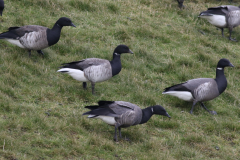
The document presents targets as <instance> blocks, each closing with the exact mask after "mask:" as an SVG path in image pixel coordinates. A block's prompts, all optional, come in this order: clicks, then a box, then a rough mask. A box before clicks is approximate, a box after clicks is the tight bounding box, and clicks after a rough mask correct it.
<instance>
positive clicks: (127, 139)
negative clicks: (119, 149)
mask: <svg viewBox="0 0 240 160" xmlns="http://www.w3.org/2000/svg"><path fill="white" fill-rule="evenodd" d="M118 132H119V137H120V138H121V139H122V133H121V127H118ZM125 140H126V141H129V142H131V141H130V139H129V138H127V137H125Z"/></svg>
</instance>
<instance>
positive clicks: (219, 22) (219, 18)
mask: <svg viewBox="0 0 240 160" xmlns="http://www.w3.org/2000/svg"><path fill="white" fill-rule="evenodd" d="M202 18H205V19H207V20H208V22H209V23H211V24H212V25H214V26H216V27H219V28H225V27H227V22H226V17H225V16H223V15H212V16H203V17H202Z"/></svg>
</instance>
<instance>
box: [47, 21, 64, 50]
mask: <svg viewBox="0 0 240 160" xmlns="http://www.w3.org/2000/svg"><path fill="white" fill-rule="evenodd" d="M61 30H62V26H60V25H59V24H57V23H55V24H54V26H53V28H52V29H47V41H48V46H51V45H54V44H56V43H57V42H58V41H59V39H60V35H61Z"/></svg>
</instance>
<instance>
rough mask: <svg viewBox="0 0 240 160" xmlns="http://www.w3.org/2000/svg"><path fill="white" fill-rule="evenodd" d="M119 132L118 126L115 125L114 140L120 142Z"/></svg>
mask: <svg viewBox="0 0 240 160" xmlns="http://www.w3.org/2000/svg"><path fill="white" fill-rule="evenodd" d="M117 130H118V125H117V124H115V134H114V137H113V140H114V141H116V142H118V138H117Z"/></svg>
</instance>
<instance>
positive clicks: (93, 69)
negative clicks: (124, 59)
mask: <svg viewBox="0 0 240 160" xmlns="http://www.w3.org/2000/svg"><path fill="white" fill-rule="evenodd" d="M122 53H133V52H132V51H131V50H130V49H129V48H128V46H126V45H119V46H117V47H116V48H115V50H114V52H113V58H112V61H109V60H106V59H99V58H87V59H83V60H81V61H74V62H70V63H65V64H62V65H63V66H62V67H61V69H59V70H58V71H57V72H62V73H67V74H69V75H70V76H72V77H73V78H74V79H76V80H78V81H81V82H83V88H84V89H86V87H87V83H86V82H88V81H90V82H91V85H92V94H94V86H95V83H96V82H102V81H106V80H108V79H110V78H111V77H113V76H115V75H117V74H118V73H119V72H120V71H121V69H122V65H121V59H120V56H121V54H122Z"/></svg>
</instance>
